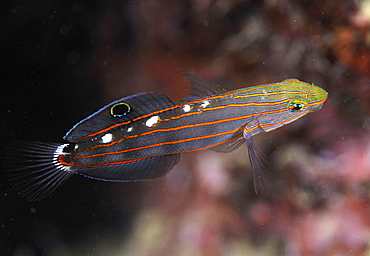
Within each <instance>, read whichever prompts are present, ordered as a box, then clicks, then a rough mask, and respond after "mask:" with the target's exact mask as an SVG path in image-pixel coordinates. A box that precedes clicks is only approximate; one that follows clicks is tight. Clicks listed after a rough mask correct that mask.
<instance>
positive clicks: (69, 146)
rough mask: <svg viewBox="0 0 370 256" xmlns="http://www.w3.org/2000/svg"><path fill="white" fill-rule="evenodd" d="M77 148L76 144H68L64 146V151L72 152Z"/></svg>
mask: <svg viewBox="0 0 370 256" xmlns="http://www.w3.org/2000/svg"><path fill="white" fill-rule="evenodd" d="M75 148H76V144H73V143H72V144H66V145H65V146H64V148H63V153H72V152H73V150H75Z"/></svg>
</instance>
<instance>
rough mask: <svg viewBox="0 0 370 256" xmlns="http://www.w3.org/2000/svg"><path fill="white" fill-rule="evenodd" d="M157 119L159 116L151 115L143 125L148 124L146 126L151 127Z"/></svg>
mask: <svg viewBox="0 0 370 256" xmlns="http://www.w3.org/2000/svg"><path fill="white" fill-rule="evenodd" d="M158 120H159V116H152V117H151V118H149V119H148V120H146V123H145V125H146V126H148V127H152V126H153V125H155V124H156V123H158Z"/></svg>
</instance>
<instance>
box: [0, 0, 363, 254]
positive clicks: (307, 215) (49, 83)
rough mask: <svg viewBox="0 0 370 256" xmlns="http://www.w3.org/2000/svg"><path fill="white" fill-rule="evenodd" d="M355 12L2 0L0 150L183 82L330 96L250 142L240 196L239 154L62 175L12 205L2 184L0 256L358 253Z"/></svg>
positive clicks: (250, 4) (161, 0) (248, 4)
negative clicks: (268, 171) (111, 175)
mask: <svg viewBox="0 0 370 256" xmlns="http://www.w3.org/2000/svg"><path fill="white" fill-rule="evenodd" d="M369 8H370V7H369V3H368V2H367V1H348V0H346V1H345V0H342V1H341V0H337V1H318V2H316V1H298V0H287V1H272V0H264V1H257V0H249V1H248V0H246V1H238V0H235V1H221V0H219V1H200V0H194V1H184V0H181V1H180V0H177V1H171V0H158V1H113V0H111V1H55V0H51V1H24V0H20V1H2V2H1V3H0V14H1V15H0V19H1V23H0V35H1V37H0V84H1V89H2V90H1V94H0V110H1V112H0V119H1V122H0V125H1V128H0V140H1V145H6V143H7V142H9V141H13V140H36V141H51V142H61V141H62V137H63V136H64V134H65V133H66V132H67V131H68V130H69V129H70V128H71V127H72V126H73V125H74V124H75V123H77V122H78V121H80V120H81V119H83V118H85V117H86V116H88V115H90V114H91V113H93V112H94V111H96V110H98V109H99V108H100V107H102V106H104V105H105V104H107V103H109V102H110V101H113V100H116V99H119V98H121V97H124V96H127V95H130V94H134V93H138V92H143V91H157V92H163V93H165V94H167V95H168V96H169V97H170V98H171V99H173V100H174V101H175V102H179V100H180V99H181V98H183V97H184V96H185V95H186V93H187V92H189V91H190V85H189V83H188V81H187V80H186V78H184V77H183V76H182V72H187V71H190V72H192V73H194V74H197V75H200V76H203V77H205V78H207V79H209V80H212V81H215V82H219V83H220V84H221V85H223V86H224V87H225V88H227V89H228V90H232V89H236V88H241V87H246V86H249V85H256V84H264V83H270V82H276V81H281V80H284V79H287V78H291V77H295V78H298V79H301V80H303V81H307V82H310V83H311V82H314V83H315V84H316V85H319V86H321V87H323V88H325V89H326V90H327V91H328V92H329V100H328V101H327V102H326V103H325V105H324V107H323V108H322V109H321V110H320V111H319V112H316V113H314V114H310V115H308V116H305V117H304V118H302V119H300V120H298V121H296V122H294V123H293V124H290V125H289V126H286V127H283V128H280V129H278V130H276V131H273V132H271V133H267V134H262V135H259V136H257V137H256V140H257V143H258V144H259V146H260V148H261V149H262V150H263V151H264V153H265V154H266V155H267V157H268V159H269V161H270V164H271V166H272V175H271V180H270V181H269V185H270V186H269V189H268V190H267V191H266V192H265V193H263V194H262V195H258V196H257V195H256V194H255V193H254V191H253V185H252V179H251V173H250V171H249V170H250V166H249V162H248V160H247V151H246V149H245V146H244V147H242V148H241V149H240V150H238V151H236V152H233V153H231V154H218V153H215V152H211V151H204V152H203V151H202V152H198V153H189V154H184V155H183V156H182V160H181V161H180V163H179V165H177V166H176V167H175V169H174V170H173V172H171V173H170V174H168V175H167V176H166V177H164V178H161V179H157V180H153V181H151V182H136V183H109V182H102V181H95V180H89V179H86V178H83V177H82V176H78V175H75V176H74V177H72V178H71V179H70V180H69V181H68V182H66V183H65V184H64V185H63V186H62V187H61V188H60V189H58V190H57V191H55V192H54V193H53V194H52V195H51V196H50V197H48V198H47V199H44V200H42V201H40V202H33V203H29V202H26V201H24V200H23V199H22V198H21V197H19V195H17V193H16V192H15V191H14V190H12V189H11V188H10V187H9V184H8V182H7V181H6V179H5V176H4V173H3V171H1V172H0V174H1V184H0V191H1V195H0V254H1V255H256V254H258V253H259V254H260V255H335V254H340V255H366V253H369V252H370V249H369V234H370V231H369V230H370V228H369V227H370V218H369V215H370V206H369V203H370V136H369V124H370V78H369V77H370V73H369V67H370V29H369V20H370V14H369Z"/></svg>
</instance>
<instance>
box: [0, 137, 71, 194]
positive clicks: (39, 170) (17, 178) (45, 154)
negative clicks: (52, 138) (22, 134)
mask: <svg viewBox="0 0 370 256" xmlns="http://www.w3.org/2000/svg"><path fill="white" fill-rule="evenodd" d="M68 145H69V144H57V143H44V142H12V143H10V144H9V145H8V146H7V147H5V157H4V169H5V174H6V175H7V177H8V178H9V181H10V183H11V184H12V186H13V187H14V188H15V189H17V190H18V192H19V194H20V195H21V196H23V197H25V198H26V200H27V201H37V200H41V199H43V198H45V197H47V196H48V195H50V194H51V193H52V192H53V191H54V190H55V189H57V188H58V187H60V186H61V185H62V184H63V183H64V182H65V181H66V180H67V179H68V178H69V177H71V175H73V174H74V172H75V171H74V170H73V169H72V168H71V167H70V166H63V165H61V164H60V163H59V162H58V156H59V155H61V154H68V153H64V151H63V149H64V148H65V147H67V146H68Z"/></svg>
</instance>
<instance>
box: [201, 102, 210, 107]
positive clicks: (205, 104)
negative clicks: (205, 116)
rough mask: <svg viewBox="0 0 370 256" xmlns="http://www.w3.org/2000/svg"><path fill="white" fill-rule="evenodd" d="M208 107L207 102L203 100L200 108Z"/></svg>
mask: <svg viewBox="0 0 370 256" xmlns="http://www.w3.org/2000/svg"><path fill="white" fill-rule="evenodd" d="M208 105H209V101H208V100H205V101H203V102H202V107H203V108H205V107H207V106H208Z"/></svg>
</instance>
